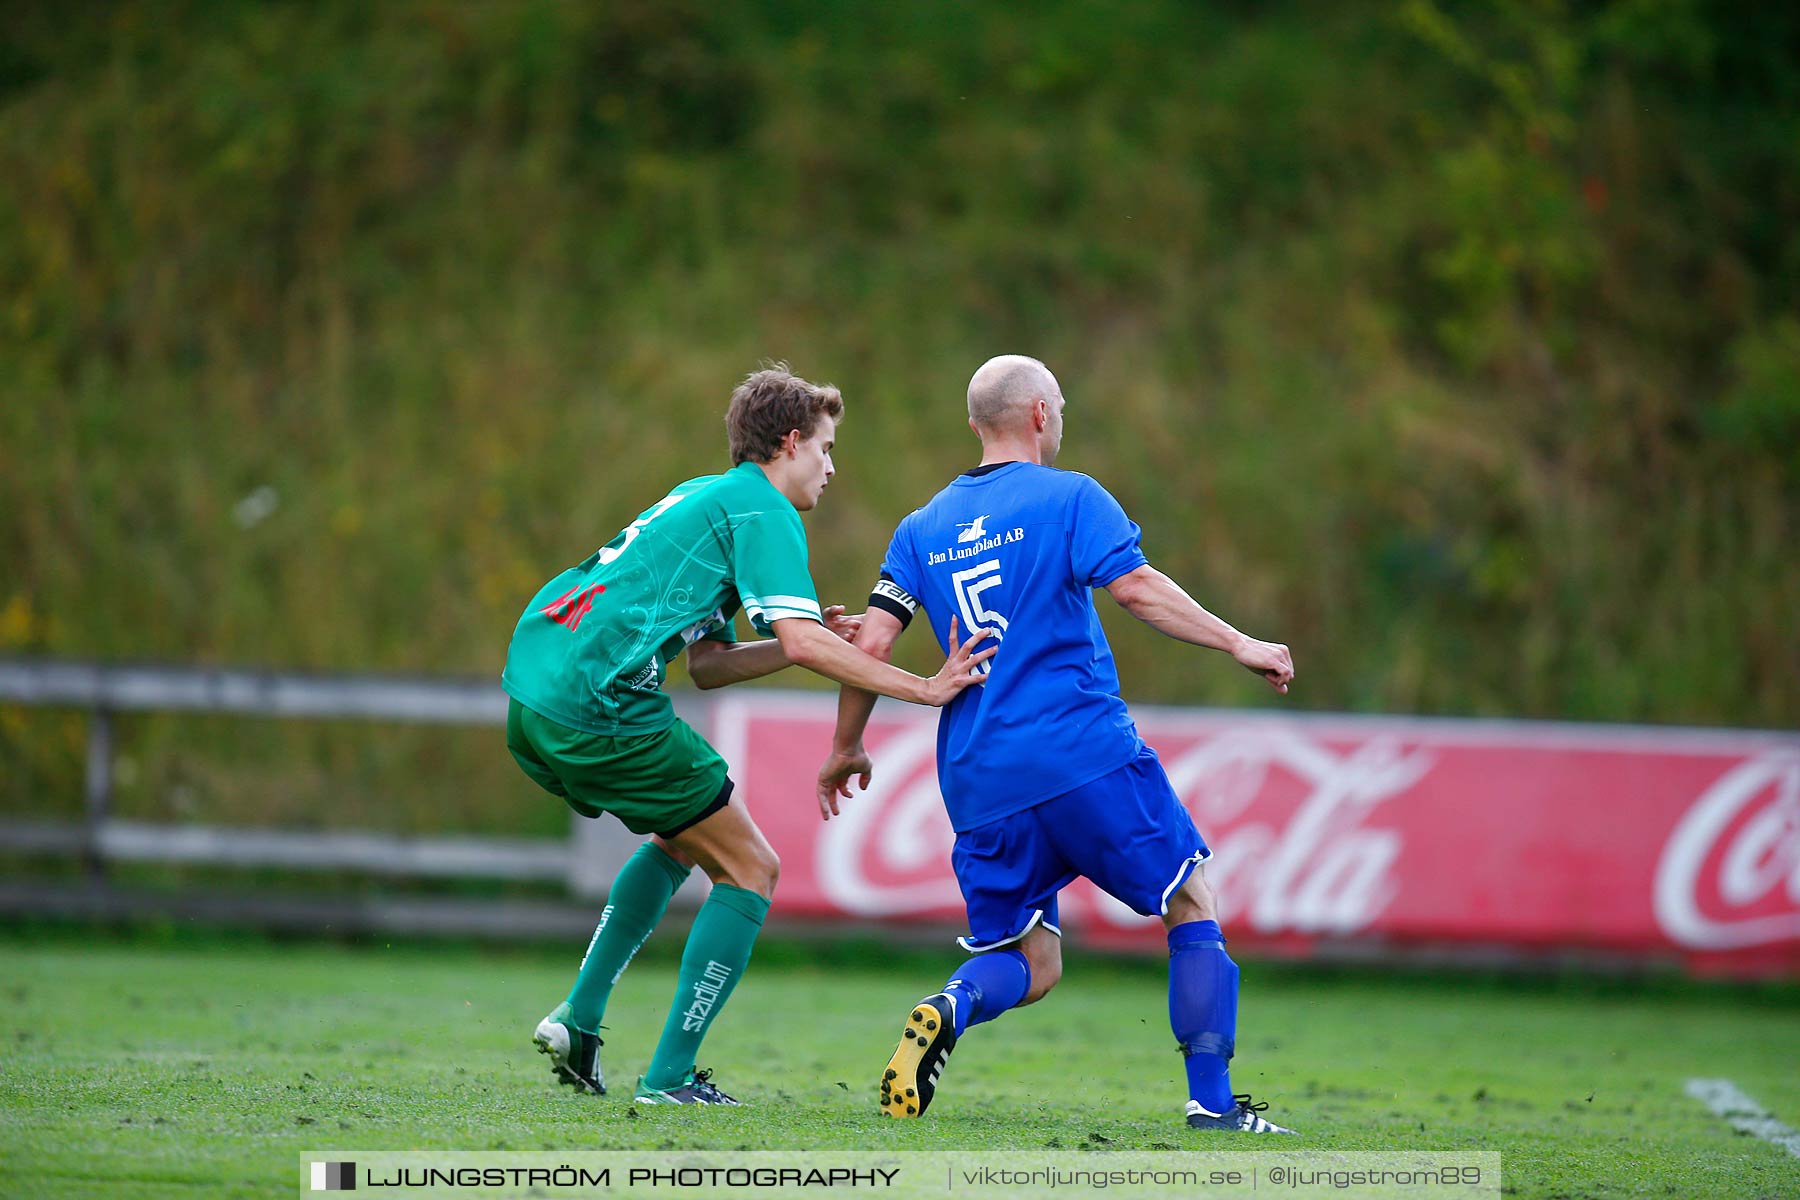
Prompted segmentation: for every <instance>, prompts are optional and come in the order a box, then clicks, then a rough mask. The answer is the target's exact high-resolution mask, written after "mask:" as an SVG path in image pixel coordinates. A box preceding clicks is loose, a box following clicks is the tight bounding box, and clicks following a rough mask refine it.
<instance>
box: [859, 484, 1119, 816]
mask: <svg viewBox="0 0 1800 1200" xmlns="http://www.w3.org/2000/svg"><path fill="white" fill-rule="evenodd" d="M1145 561H1146V560H1145V558H1144V552H1143V551H1142V550H1141V549H1140V548H1139V546H1138V527H1137V526H1136V525H1135V524H1133V523H1132V521H1131V519H1130V518H1129V517H1127V516H1126V515H1125V510H1124V509H1122V508H1120V507H1119V502H1118V501H1117V500H1114V499H1113V498H1112V496H1111V495H1109V494H1108V493H1107V491H1106V489H1105V488H1103V487H1101V486H1100V485H1099V484H1098V483H1096V482H1094V481H1093V480H1092V479H1090V478H1088V477H1087V476H1086V475H1080V474H1077V473H1075V472H1073V471H1058V470H1055V469H1053V468H1050V467H1040V466H1038V465H1036V464H1034V463H1022V462H1014V463H1002V464H998V465H995V466H989V467H981V468H977V469H976V470H973V471H970V472H968V473H967V474H964V475H961V476H959V477H958V478H957V479H956V480H955V481H953V482H952V483H951V484H950V486H949V487H947V488H945V489H944V490H943V491H941V492H939V493H938V494H937V495H936V496H934V497H932V499H931V502H930V503H929V504H927V505H925V507H923V508H921V509H918V510H916V511H914V512H913V513H911V514H910V515H908V516H907V518H906V519H905V520H903V521H901V522H900V527H899V528H898V529H896V530H895V531H894V538H893V541H892V542H891V543H890V544H889V546H888V552H887V558H886V559H885V560H884V561H883V563H882V571H881V573H882V579H881V582H880V583H878V584H877V585H876V588H875V593H874V594H873V595H872V596H870V598H869V602H870V603H871V604H872V605H875V606H876V607H879V608H882V609H885V610H886V611H888V612H891V613H893V614H894V615H896V616H898V617H900V619H901V620H902V621H905V620H907V619H908V618H909V617H910V616H911V615H912V613H914V612H915V611H917V609H918V608H919V607H921V606H922V607H923V608H924V609H925V613H926V615H927V617H928V618H929V619H930V621H931V627H932V630H933V631H934V632H935V633H936V634H937V639H938V643H939V644H940V645H944V646H946V647H947V646H948V635H949V632H950V618H951V617H952V616H954V617H956V619H957V625H958V627H959V629H960V630H961V634H962V636H963V637H967V636H969V634H971V633H972V632H974V631H975V630H977V629H986V630H988V631H989V634H988V638H987V639H985V640H984V642H983V643H982V645H983V646H986V645H988V644H993V643H998V645H999V652H998V653H997V654H995V655H994V657H993V658H992V659H990V660H988V662H987V663H986V664H985V665H986V667H987V668H988V681H987V683H986V684H985V685H983V686H981V687H972V688H967V689H965V690H964V691H963V692H962V694H961V695H959V696H958V697H957V698H956V699H955V700H953V701H951V703H950V704H949V706H948V707H946V708H945V709H944V711H943V714H942V715H941V716H940V717H939V720H938V737H937V763H938V786H939V789H940V790H941V791H942V792H943V794H944V804H945V807H946V808H947V809H948V810H949V813H950V824H951V826H952V827H953V828H955V829H956V831H957V832H959V833H961V832H964V831H966V830H969V829H973V828H975V827H977V826H980V825H985V824H987V823H988V822H990V821H995V820H998V819H1000V818H1001V817H1005V816H1009V815H1011V814H1013V813H1016V812H1019V811H1021V810H1023V809H1026V808H1030V807H1031V806H1032V805H1034V804H1038V803H1040V802H1042V801H1044V800H1048V799H1050V798H1051V797H1053V796H1060V795H1062V794H1063V793H1065V792H1068V791H1071V790H1073V789H1074V788H1078V787H1080V786H1082V785H1083V784H1085V783H1089V782H1091V781H1092V780H1095V779H1098V778H1099V777H1100V776H1102V775H1106V774H1108V773H1110V772H1112V771H1115V770H1118V769H1119V768H1120V767H1122V766H1124V765H1125V764H1126V763H1128V762H1131V761H1132V760H1133V759H1135V758H1136V757H1137V755H1138V753H1139V751H1140V750H1142V749H1143V742H1142V740H1141V739H1140V738H1139V737H1138V732H1137V726H1135V725H1134V724H1133V723H1132V720H1131V714H1130V713H1128V712H1127V711H1126V709H1125V702H1124V701H1123V700H1121V699H1120V698H1119V672H1118V668H1117V667H1116V666H1115V665H1114V663H1113V655H1112V648H1111V647H1110V646H1108V645H1107V644H1106V635H1105V633H1103V632H1102V631H1101V628H1100V617H1099V614H1098V613H1096V612H1095V611H1094V597H1093V589H1094V588H1097V587H1104V586H1105V585H1107V584H1109V583H1111V582H1112V581H1113V580H1115V579H1117V578H1119V577H1120V576H1121V575H1124V574H1126V573H1128V572H1130V571H1133V570H1135V569H1137V568H1138V567H1140V566H1142V565H1144V562H1145Z"/></svg>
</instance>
